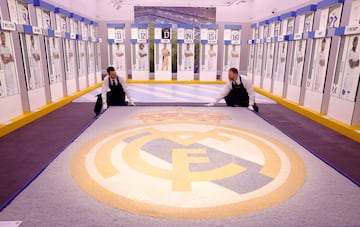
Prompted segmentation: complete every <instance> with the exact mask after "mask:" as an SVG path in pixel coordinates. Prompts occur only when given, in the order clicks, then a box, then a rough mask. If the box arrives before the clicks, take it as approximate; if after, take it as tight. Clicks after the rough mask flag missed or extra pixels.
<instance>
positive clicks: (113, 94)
mask: <svg viewBox="0 0 360 227" xmlns="http://www.w3.org/2000/svg"><path fill="white" fill-rule="evenodd" d="M106 70H107V73H108V75H107V76H106V77H105V78H104V83H103V86H102V89H101V98H102V103H103V109H107V108H108V106H126V105H127V102H125V96H126V97H127V98H128V100H129V103H130V105H132V106H135V103H134V102H133V101H132V98H131V95H130V92H129V90H128V88H127V84H126V82H125V79H124V78H122V77H120V76H118V75H117V74H116V71H115V68H114V67H112V66H109V67H108V68H107V69H106Z"/></svg>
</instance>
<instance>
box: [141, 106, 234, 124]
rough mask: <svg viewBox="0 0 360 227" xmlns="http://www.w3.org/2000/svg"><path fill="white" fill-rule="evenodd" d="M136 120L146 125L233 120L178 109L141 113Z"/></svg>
mask: <svg viewBox="0 0 360 227" xmlns="http://www.w3.org/2000/svg"><path fill="white" fill-rule="evenodd" d="M134 119H136V120H142V121H143V122H144V123H152V122H154V123H155V122H197V123H199V122H202V123H206V122H207V123H219V122H220V121H221V120H228V119H231V118H229V117H228V116H225V115H223V114H220V113H214V112H208V111H207V112H205V111H195V110H183V109H182V108H178V109H176V110H174V109H172V110H163V111H154V112H146V113H141V114H138V115H135V116H134Z"/></svg>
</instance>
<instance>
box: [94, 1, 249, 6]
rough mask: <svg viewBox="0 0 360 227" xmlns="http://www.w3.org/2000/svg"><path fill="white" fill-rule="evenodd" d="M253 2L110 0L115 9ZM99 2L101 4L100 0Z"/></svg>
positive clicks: (232, 4)
mask: <svg viewBox="0 0 360 227" xmlns="http://www.w3.org/2000/svg"><path fill="white" fill-rule="evenodd" d="M251 1H253V0H166V1H161V0H110V2H111V4H113V5H114V6H115V7H122V6H128V5H130V6H198V7H217V6H234V5H239V4H243V3H246V2H251ZM98 2H100V1H99V0H98Z"/></svg>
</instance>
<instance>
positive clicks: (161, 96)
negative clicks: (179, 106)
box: [74, 84, 275, 103]
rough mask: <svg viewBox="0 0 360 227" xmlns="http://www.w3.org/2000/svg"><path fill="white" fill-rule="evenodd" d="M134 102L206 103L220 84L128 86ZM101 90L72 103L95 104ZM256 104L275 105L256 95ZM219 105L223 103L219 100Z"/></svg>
mask: <svg viewBox="0 0 360 227" xmlns="http://www.w3.org/2000/svg"><path fill="white" fill-rule="evenodd" d="M128 87H129V90H130V92H131V95H132V97H133V100H134V102H135V103H136V102H141V103H147V102H149V103H150V102H151V103H167V102H168V103H176V102H179V103H207V102H210V101H212V100H213V99H214V98H215V97H216V96H217V95H218V94H219V93H220V92H221V91H222V89H223V87H224V85H222V84H220V85H217V84H128ZM100 91H101V88H98V89H96V90H94V91H92V92H89V93H88V94H86V95H84V96H82V97H80V98H78V99H76V100H74V102H95V101H96V95H97V94H99V93H100ZM255 101H256V102H257V103H275V102H274V101H272V100H271V99H269V98H267V97H265V96H262V95H260V94H257V93H256V97H255ZM220 103H224V100H221V101H220Z"/></svg>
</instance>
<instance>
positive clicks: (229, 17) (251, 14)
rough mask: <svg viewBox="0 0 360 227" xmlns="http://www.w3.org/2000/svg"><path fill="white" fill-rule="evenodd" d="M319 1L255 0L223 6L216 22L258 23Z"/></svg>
mask: <svg viewBox="0 0 360 227" xmlns="http://www.w3.org/2000/svg"><path fill="white" fill-rule="evenodd" d="M319 1H320V0H296V1H292V0H257V1H255V0H254V1H249V2H247V3H240V4H239V5H234V6H232V7H226V6H222V7H217V8H216V21H217V22H240V23H245V22H248V23H252V22H258V21H261V20H264V19H269V18H271V17H273V16H279V15H281V14H283V13H287V12H289V11H290V10H296V9H299V8H301V7H303V6H307V5H310V4H315V3H318V2H319ZM274 9H276V10H275V11H276V12H275V14H273V13H272V12H273V10H274Z"/></svg>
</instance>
